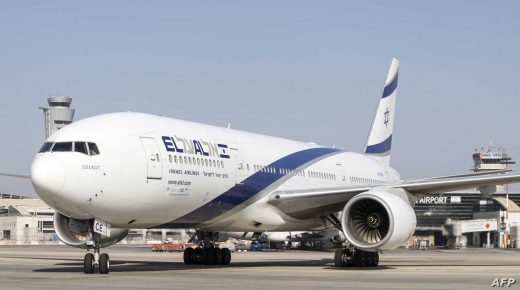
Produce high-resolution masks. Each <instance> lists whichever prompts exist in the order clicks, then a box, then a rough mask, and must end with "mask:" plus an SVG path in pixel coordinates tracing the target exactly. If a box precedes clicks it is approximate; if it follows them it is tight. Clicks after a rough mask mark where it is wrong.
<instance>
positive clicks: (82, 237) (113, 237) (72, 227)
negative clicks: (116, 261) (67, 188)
mask: <svg viewBox="0 0 520 290" xmlns="http://www.w3.org/2000/svg"><path fill="white" fill-rule="evenodd" d="M54 231H55V232H56V234H57V235H58V238H60V240H61V241H62V242H64V243H65V244H67V245H69V246H72V247H78V248H85V247H88V246H89V245H93V241H94V240H93V235H92V230H91V221H90V220H77V219H72V218H69V217H67V216H64V215H63V214H61V213H59V212H55V213H54ZM127 234H128V230H127V229H115V228H112V229H111V230H110V237H105V236H101V240H100V245H99V246H100V247H108V246H110V245H113V244H115V243H117V242H119V241H121V240H122V239H124V238H125V237H126V235H127Z"/></svg>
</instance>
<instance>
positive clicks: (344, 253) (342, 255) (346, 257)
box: [334, 248, 353, 267]
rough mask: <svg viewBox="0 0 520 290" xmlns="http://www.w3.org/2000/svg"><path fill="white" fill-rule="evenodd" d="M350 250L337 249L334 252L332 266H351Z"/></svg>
mask: <svg viewBox="0 0 520 290" xmlns="http://www.w3.org/2000/svg"><path fill="white" fill-rule="evenodd" d="M352 258H353V257H352V251H351V250H350V249H343V248H340V249H337V250H336V252H335V253H334V266H336V267H348V266H352Z"/></svg>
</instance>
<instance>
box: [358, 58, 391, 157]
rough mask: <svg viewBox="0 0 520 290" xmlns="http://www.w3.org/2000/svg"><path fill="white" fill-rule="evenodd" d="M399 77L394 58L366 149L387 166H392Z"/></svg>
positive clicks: (366, 151) (367, 153)
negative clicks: (391, 156)
mask: <svg viewBox="0 0 520 290" xmlns="http://www.w3.org/2000/svg"><path fill="white" fill-rule="evenodd" d="M398 75H399V61H398V60H397V59H395V58H394V59H392V64H391V65H390V70H389V71H388V76H387V77H386V82H385V88H384V90H383V95H382V96H381V100H380V101H379V105H378V106H377V111H376V114H375V116H374V119H373V121H372V128H371V129H370V133H369V134H368V139H367V145H366V147H365V154H366V155H369V156H371V157H373V158H374V159H376V160H378V161H380V162H381V163H384V164H387V165H388V164H390V149H391V148H392V132H393V130H394V115H395V99H396V97H397V77H398Z"/></svg>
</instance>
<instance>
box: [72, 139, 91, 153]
mask: <svg viewBox="0 0 520 290" xmlns="http://www.w3.org/2000/svg"><path fill="white" fill-rule="evenodd" d="M74 152H79V153H83V154H86V155H88V149H87V143H85V142H74Z"/></svg>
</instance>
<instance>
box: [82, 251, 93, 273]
mask: <svg viewBox="0 0 520 290" xmlns="http://www.w3.org/2000/svg"><path fill="white" fill-rule="evenodd" d="M95 269H96V267H95V265H94V254H92V253H86V254H85V258H83V271H85V274H92V273H94V270H95Z"/></svg>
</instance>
